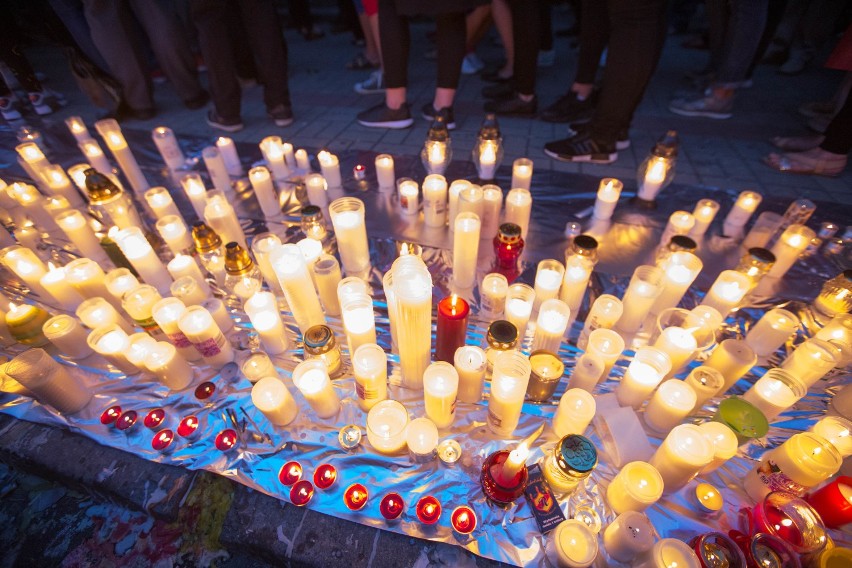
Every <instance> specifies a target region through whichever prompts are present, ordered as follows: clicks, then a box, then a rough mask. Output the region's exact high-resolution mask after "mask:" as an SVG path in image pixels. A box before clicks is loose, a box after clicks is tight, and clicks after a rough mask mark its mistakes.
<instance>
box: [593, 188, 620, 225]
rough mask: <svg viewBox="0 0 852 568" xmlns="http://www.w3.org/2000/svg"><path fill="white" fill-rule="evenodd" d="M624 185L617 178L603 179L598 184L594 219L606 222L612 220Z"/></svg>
mask: <svg viewBox="0 0 852 568" xmlns="http://www.w3.org/2000/svg"><path fill="white" fill-rule="evenodd" d="M622 189H624V184H623V183H621V182H620V181H619V180H617V179H615V178H603V179H602V180H601V181H600V184H598V193H597V197H596V199H595V207H594V210H593V212H592V217H593V218H594V219H599V220H601V221H606V220H608V219H611V218H612V214H613V212H614V211H615V206H616V205H617V204H618V198H619V197H620V196H621V190H622Z"/></svg>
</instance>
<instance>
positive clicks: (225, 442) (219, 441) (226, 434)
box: [216, 428, 238, 452]
mask: <svg viewBox="0 0 852 568" xmlns="http://www.w3.org/2000/svg"><path fill="white" fill-rule="evenodd" d="M237 441H238V439H237V433H236V432H235V431H234V430H231V429H230V428H228V429H227V430H222V431H221V432H219V434H217V435H216V449H217V450H219V451H220V452H227V451H228V450H233V449H234V447H236V445H237Z"/></svg>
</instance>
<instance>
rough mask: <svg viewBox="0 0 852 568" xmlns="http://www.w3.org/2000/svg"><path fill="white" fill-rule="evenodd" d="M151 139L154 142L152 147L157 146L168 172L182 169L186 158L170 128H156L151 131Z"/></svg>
mask: <svg viewBox="0 0 852 568" xmlns="http://www.w3.org/2000/svg"><path fill="white" fill-rule="evenodd" d="M151 138H152V139H153V140H154V145H155V146H157V150H158V151H159V152H160V156H162V157H163V161H164V162H165V163H166V166H167V167H168V168H169V169H170V170H176V169H179V168H181V167H183V165H184V162H185V161H186V158H185V157H184V155H183V151H182V150H181V149H180V144H178V141H177V138H176V137H175V133H174V132H172V129H171V128H167V127H165V126H158V127H156V128H155V129H154V130H152V131H151Z"/></svg>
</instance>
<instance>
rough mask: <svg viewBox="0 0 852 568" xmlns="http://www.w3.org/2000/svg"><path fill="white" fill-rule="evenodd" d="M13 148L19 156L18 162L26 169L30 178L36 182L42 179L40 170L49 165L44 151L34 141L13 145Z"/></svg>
mask: <svg viewBox="0 0 852 568" xmlns="http://www.w3.org/2000/svg"><path fill="white" fill-rule="evenodd" d="M15 150H16V151H17V152H18V156H19V157H20V160H19V163H21V165H22V166H24V169H26V170H28V171H27V173H28V174H29V175H30V177H31V178H32V180H33V181H34V182H36V183H41V181H42V171H43V170H44V168H46V167H48V166H49V165H50V162H49V161H48V159H47V158H46V157H45V155H44V153H43V152H42V151H41V148H39V146H38V144H36V143H35V142H24V143H23V144H18V145H17V146H15Z"/></svg>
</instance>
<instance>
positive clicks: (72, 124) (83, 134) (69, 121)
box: [65, 116, 90, 142]
mask: <svg viewBox="0 0 852 568" xmlns="http://www.w3.org/2000/svg"><path fill="white" fill-rule="evenodd" d="M65 125H66V126H67V127H68V131H69V132H71V135H72V136H74V138H75V139H76V140H77V142H82V141H83V140H86V139H87V138H90V136H89V129H88V128H86V123H85V122H83V119H82V118H80V117H79V116H69V117H68V118H66V119H65Z"/></svg>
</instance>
